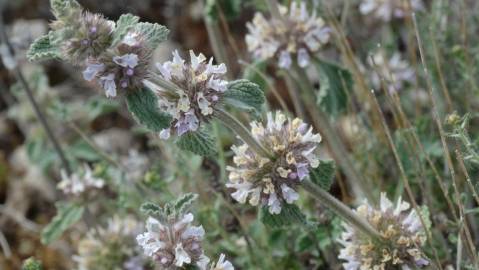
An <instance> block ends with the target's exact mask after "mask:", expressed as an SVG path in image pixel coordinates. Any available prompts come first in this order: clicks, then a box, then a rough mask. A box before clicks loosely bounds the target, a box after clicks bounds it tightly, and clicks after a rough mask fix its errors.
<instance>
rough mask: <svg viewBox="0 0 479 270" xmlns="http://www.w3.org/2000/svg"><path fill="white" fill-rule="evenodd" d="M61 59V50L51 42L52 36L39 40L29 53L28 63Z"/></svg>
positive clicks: (45, 36)
mask: <svg viewBox="0 0 479 270" xmlns="http://www.w3.org/2000/svg"><path fill="white" fill-rule="evenodd" d="M54 58H60V50H59V49H58V47H57V46H55V45H54V44H52V42H50V35H49V34H47V35H44V36H42V37H39V38H37V39H36V40H35V41H34V42H33V43H32V44H31V45H30V49H29V50H28V52H27V59H28V61H39V60H46V59H54Z"/></svg>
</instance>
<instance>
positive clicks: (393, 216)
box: [339, 193, 429, 270]
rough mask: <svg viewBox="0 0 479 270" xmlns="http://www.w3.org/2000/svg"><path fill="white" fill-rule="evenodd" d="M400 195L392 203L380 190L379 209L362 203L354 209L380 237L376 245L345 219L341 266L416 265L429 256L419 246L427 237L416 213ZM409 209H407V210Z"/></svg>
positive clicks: (357, 269)
mask: <svg viewBox="0 0 479 270" xmlns="http://www.w3.org/2000/svg"><path fill="white" fill-rule="evenodd" d="M409 207H410V206H409V203H407V202H404V201H402V200H401V198H399V199H398V201H397V203H396V205H394V204H393V203H392V202H391V201H390V200H389V199H388V198H387V197H386V194H385V193H381V198H380V206H379V209H375V208H373V207H371V206H370V205H369V204H367V203H364V204H362V205H361V206H359V207H358V208H357V210H356V212H357V214H358V215H359V216H360V217H361V218H363V219H364V220H366V221H368V222H369V224H371V226H372V227H373V228H374V229H376V230H377V231H378V232H379V233H380V234H381V236H382V237H383V243H381V244H380V245H378V244H377V243H375V242H374V241H373V240H372V239H370V238H369V236H367V235H364V234H363V233H362V232H361V231H359V230H357V229H356V228H354V227H352V226H350V225H349V224H346V223H344V224H343V227H344V229H345V231H344V232H343V234H342V236H341V239H340V240H339V243H340V244H341V245H343V248H342V249H341V250H340V254H339V259H341V260H345V261H346V262H345V263H343V267H344V269H348V270H361V269H392V268H398V269H416V268H418V267H422V266H426V265H428V264H429V260H428V259H427V257H426V256H425V255H424V253H423V252H422V251H421V250H420V248H421V247H422V246H424V244H425V241H426V236H425V231H424V228H423V227H422V225H421V224H422V223H421V221H420V219H419V216H418V214H417V213H416V211H415V210H414V209H411V210H410V209H409ZM408 211H409V213H407V212H408Z"/></svg>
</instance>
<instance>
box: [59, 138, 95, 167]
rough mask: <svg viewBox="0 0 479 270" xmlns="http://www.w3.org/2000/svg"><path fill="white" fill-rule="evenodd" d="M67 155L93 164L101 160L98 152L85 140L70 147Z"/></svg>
mask: <svg viewBox="0 0 479 270" xmlns="http://www.w3.org/2000/svg"><path fill="white" fill-rule="evenodd" d="M67 153H68V155H69V156H72V157H73V159H74V160H76V159H82V160H86V161H90V162H92V161H98V160H100V159H101V157H100V155H99V154H98V152H97V150H95V149H93V148H92V147H91V146H90V145H89V144H88V143H86V142H85V141H83V140H78V141H77V142H76V143H74V144H73V145H71V146H70V147H68V151H67Z"/></svg>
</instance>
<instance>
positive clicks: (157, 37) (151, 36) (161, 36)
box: [135, 22, 170, 49]
mask: <svg viewBox="0 0 479 270" xmlns="http://www.w3.org/2000/svg"><path fill="white" fill-rule="evenodd" d="M135 30H136V31H138V32H139V33H141V34H142V35H143V36H144V38H145V40H146V42H147V43H148V45H149V46H150V48H151V49H156V47H158V45H160V43H161V42H163V41H165V40H166V39H167V38H168V34H169V33H170V30H168V28H166V27H165V26H163V25H160V24H157V23H147V22H142V23H137V24H136V26H135Z"/></svg>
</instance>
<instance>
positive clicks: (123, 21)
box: [112, 14, 140, 45]
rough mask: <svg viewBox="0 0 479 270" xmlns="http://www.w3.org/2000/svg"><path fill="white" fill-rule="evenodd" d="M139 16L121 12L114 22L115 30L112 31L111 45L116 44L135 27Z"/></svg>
mask: <svg viewBox="0 0 479 270" xmlns="http://www.w3.org/2000/svg"><path fill="white" fill-rule="evenodd" d="M139 20H140V18H139V17H138V16H134V15H131V14H123V15H121V16H120V18H119V19H118V21H117V22H116V27H115V32H113V42H112V44H113V45H116V44H118V43H119V42H120V41H121V40H122V39H123V37H124V36H125V35H126V34H127V33H128V31H130V29H132V28H133V27H135V25H136V24H137V23H138V21H139Z"/></svg>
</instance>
